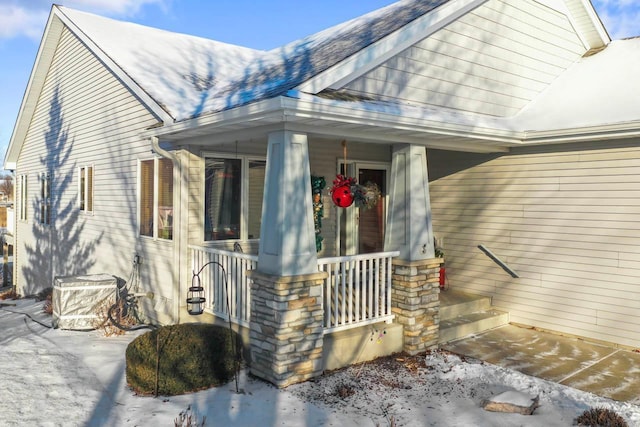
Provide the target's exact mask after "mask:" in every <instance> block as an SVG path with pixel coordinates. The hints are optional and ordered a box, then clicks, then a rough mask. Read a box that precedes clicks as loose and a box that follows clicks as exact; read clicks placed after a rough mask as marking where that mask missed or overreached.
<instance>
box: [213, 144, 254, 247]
mask: <svg viewBox="0 0 640 427" xmlns="http://www.w3.org/2000/svg"><path fill="white" fill-rule="evenodd" d="M265 169H266V162H265V161H264V160H258V159H250V158H247V157H237V156H234V157H233V158H228V157H224V156H205V180H204V181H205V182H204V188H205V194H204V240H205V241H212V240H229V239H243V240H246V239H257V238H259V237H260V222H261V220H262V193H263V191H264V177H265Z"/></svg>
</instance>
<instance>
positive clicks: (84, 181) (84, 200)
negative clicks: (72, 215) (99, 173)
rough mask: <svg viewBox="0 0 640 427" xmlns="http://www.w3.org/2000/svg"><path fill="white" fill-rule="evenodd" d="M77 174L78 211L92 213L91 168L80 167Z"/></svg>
mask: <svg viewBox="0 0 640 427" xmlns="http://www.w3.org/2000/svg"><path fill="white" fill-rule="evenodd" d="M79 172H80V179H79V182H80V188H79V189H78V196H79V199H80V200H79V202H80V210H81V211H84V212H93V166H87V167H81V168H80V170H79Z"/></svg>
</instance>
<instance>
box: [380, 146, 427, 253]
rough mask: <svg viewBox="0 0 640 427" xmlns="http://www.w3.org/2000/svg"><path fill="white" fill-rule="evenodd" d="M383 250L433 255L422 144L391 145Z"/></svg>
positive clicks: (424, 155) (425, 157)
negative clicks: (387, 209)
mask: <svg viewBox="0 0 640 427" xmlns="http://www.w3.org/2000/svg"><path fill="white" fill-rule="evenodd" d="M384 250H385V251H400V259H402V260H405V261H417V260H424V259H432V258H435V250H434V246H433V226H432V222H431V201H430V199H429V177H428V174H427V151H426V149H425V148H424V147H421V146H417V145H408V144H398V145H394V146H393V153H392V157H391V188H390V191H389V214H388V216H387V228H386V232H385V240H384Z"/></svg>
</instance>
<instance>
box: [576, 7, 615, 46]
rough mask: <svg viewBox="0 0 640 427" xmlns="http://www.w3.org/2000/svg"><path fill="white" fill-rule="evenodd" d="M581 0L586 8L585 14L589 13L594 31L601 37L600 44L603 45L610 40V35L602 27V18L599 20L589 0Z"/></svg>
mask: <svg viewBox="0 0 640 427" xmlns="http://www.w3.org/2000/svg"><path fill="white" fill-rule="evenodd" d="M581 1H582V6H583V7H584V9H585V10H586V12H587V15H589V18H590V19H591V22H592V23H593V26H594V28H595V30H596V32H597V33H598V36H599V37H600V39H602V45H603V46H604V45H607V44H609V43H610V42H611V37H610V36H609V33H608V32H607V29H606V28H605V27H604V24H603V23H602V20H600V16H598V14H597V13H596V10H595V9H594V7H593V4H592V3H591V1H590V0H581Z"/></svg>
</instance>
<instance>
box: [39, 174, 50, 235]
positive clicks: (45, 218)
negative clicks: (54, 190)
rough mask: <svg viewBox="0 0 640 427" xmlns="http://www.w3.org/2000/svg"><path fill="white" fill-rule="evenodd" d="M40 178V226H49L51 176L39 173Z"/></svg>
mask: <svg viewBox="0 0 640 427" xmlns="http://www.w3.org/2000/svg"><path fill="white" fill-rule="evenodd" d="M39 177H40V215H39V218H38V221H39V222H40V224H45V225H49V224H51V175H50V174H48V173H41V174H40V175H39Z"/></svg>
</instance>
